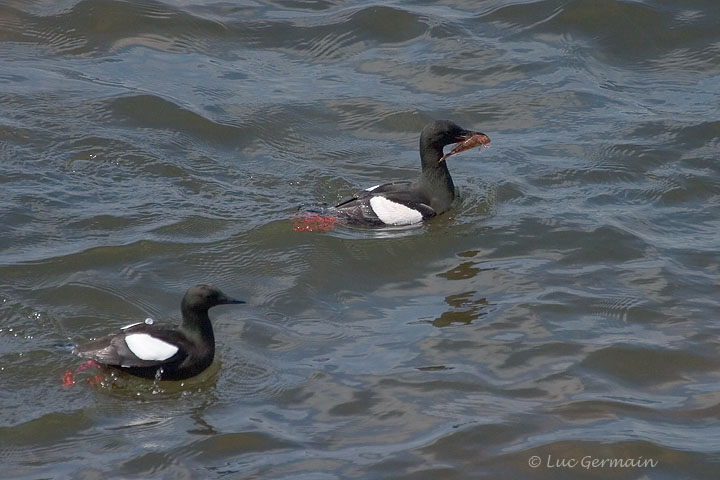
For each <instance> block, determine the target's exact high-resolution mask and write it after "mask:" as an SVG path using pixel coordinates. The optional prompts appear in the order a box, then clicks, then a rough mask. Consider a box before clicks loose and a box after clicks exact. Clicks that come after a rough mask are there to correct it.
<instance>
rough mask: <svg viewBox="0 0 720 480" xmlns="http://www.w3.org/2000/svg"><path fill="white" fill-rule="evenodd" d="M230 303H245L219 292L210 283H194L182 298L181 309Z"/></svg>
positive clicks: (197, 308) (207, 307)
mask: <svg viewBox="0 0 720 480" xmlns="http://www.w3.org/2000/svg"><path fill="white" fill-rule="evenodd" d="M230 303H245V302H243V301H242V300H235V299H234V298H230V297H228V296H227V295H225V294H224V293H223V292H221V291H220V290H219V289H217V288H215V287H213V286H212V285H195V286H194V287H190V288H189V289H188V291H187V292H186V293H185V296H184V297H183V300H182V309H183V310H195V311H197V310H207V309H209V308H212V307H214V306H216V305H226V304H230Z"/></svg>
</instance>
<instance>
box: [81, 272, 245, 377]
mask: <svg viewBox="0 0 720 480" xmlns="http://www.w3.org/2000/svg"><path fill="white" fill-rule="evenodd" d="M233 303H245V302H243V301H242V300H235V299H232V298H230V297H228V296H227V295H225V294H224V293H222V292H221V291H220V290H218V289H217V288H215V287H212V286H210V285H195V286H194V287H190V288H189V289H188V291H187V292H186V293H185V296H184V297H183V299H182V304H181V312H182V324H181V325H180V326H179V327H175V326H163V325H156V324H155V323H154V322H153V321H152V319H147V320H146V321H145V322H140V323H134V324H132V325H128V326H126V327H123V328H121V329H120V330H119V331H117V332H116V333H114V334H111V335H108V336H106V337H102V338H99V339H97V340H93V341H90V342H88V343H85V344H83V345H78V346H76V347H75V348H74V349H73V353H74V354H76V355H78V356H79V357H82V358H86V359H88V360H91V361H94V362H96V363H98V364H100V365H102V366H105V367H112V368H117V369H119V370H122V371H124V372H127V373H129V374H131V375H135V376H138V377H143V378H155V379H162V380H183V379H186V378H190V377H192V376H195V375H197V374H198V373H200V372H202V371H203V370H205V369H206V368H207V367H209V366H210V364H211V363H212V361H213V358H214V356H215V336H214V334H213V328H212V325H211V323H210V317H209V316H208V310H209V309H210V308H212V307H214V306H216V305H226V304H233Z"/></svg>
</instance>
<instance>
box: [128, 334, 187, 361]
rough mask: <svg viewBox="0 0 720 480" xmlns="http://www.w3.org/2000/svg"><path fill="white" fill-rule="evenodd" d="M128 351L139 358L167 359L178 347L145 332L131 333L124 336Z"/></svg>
mask: <svg viewBox="0 0 720 480" xmlns="http://www.w3.org/2000/svg"><path fill="white" fill-rule="evenodd" d="M125 343H126V344H127V346H128V348H129V349H130V351H131V352H132V353H133V354H134V355H135V356H136V357H138V358H139V359H140V360H167V359H168V358H170V357H172V356H173V355H175V354H176V353H177V351H178V347H176V346H175V345H173V344H171V343H167V342H164V341H162V340H160V339H159V338H155V337H153V336H152V335H148V334H147V333H133V334H130V335H128V336H127V337H125Z"/></svg>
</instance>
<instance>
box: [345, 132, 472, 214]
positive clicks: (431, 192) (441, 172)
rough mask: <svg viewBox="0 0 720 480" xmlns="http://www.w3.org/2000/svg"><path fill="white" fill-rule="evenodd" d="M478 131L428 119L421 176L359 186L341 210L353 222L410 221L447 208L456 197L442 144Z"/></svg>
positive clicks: (461, 140) (423, 145)
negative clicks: (363, 186) (409, 179)
mask: <svg viewBox="0 0 720 480" xmlns="http://www.w3.org/2000/svg"><path fill="white" fill-rule="evenodd" d="M478 134H479V132H472V131H469V130H465V129H464V128H462V127H460V126H458V125H456V124H455V123H453V122H451V121H448V120H436V121H433V122H431V123H429V124H428V125H426V126H425V128H423V131H422V133H421V134H420V161H421V165H422V171H421V173H420V177H419V178H418V179H417V180H416V181H414V182H407V181H406V182H392V183H385V184H381V185H378V186H375V187H371V188H368V189H366V190H360V191H359V192H357V193H355V194H354V195H353V196H352V197H349V198H347V199H345V200H343V201H342V202H340V203H339V204H337V205H336V206H335V208H336V209H337V212H338V214H339V215H340V216H342V217H343V218H345V219H346V220H348V221H350V222H352V223H364V224H369V225H407V224H411V223H417V222H420V221H423V220H427V219H428V218H431V217H434V216H435V215H439V214H441V213H443V212H445V211H446V210H448V209H449V208H450V206H451V205H452V203H453V201H454V200H455V184H454V183H453V180H452V177H451V176H450V171H449V170H448V168H447V163H446V162H445V156H443V147H445V146H446V145H450V144H452V143H458V142H463V141H465V140H467V139H468V138H470V137H471V136H473V135H478ZM480 135H483V134H480Z"/></svg>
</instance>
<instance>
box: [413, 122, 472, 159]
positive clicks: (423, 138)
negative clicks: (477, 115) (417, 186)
mask: <svg viewBox="0 0 720 480" xmlns="http://www.w3.org/2000/svg"><path fill="white" fill-rule="evenodd" d="M478 133H480V132H473V131H471V130H466V129H464V128H462V127H461V126H460V125H458V124H456V123H454V122H451V121H450V120H433V121H432V122H430V123H428V124H427V125H425V128H423V131H422V133H421V134H420V156H421V158H422V161H423V165H425V164H427V165H428V166H432V165H436V164H437V163H438V160H440V158H441V157H442V155H443V147H444V146H445V145H450V144H452V143H458V142H464V141H465V140H467V139H469V138H470V137H472V136H473V135H477V134H478Z"/></svg>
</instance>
